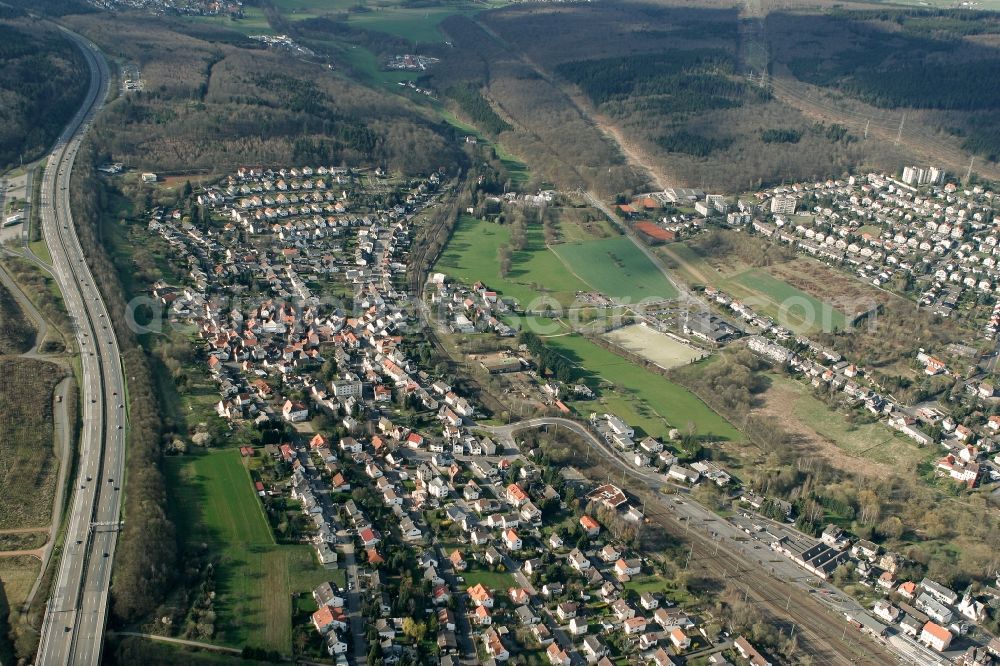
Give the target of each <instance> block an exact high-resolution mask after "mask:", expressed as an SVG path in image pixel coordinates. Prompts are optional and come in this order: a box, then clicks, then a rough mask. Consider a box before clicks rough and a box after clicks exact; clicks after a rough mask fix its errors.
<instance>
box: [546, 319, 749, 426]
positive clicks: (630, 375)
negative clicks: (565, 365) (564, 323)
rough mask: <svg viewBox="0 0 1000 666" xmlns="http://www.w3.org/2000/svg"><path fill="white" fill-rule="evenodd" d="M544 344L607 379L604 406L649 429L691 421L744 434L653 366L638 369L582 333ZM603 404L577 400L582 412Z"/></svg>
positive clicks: (696, 424) (596, 376) (628, 420)
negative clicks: (651, 368)
mask: <svg viewBox="0 0 1000 666" xmlns="http://www.w3.org/2000/svg"><path fill="white" fill-rule="evenodd" d="M545 344H546V345H548V346H550V347H552V348H554V349H556V350H558V351H560V352H562V353H563V354H564V355H565V356H566V357H567V358H569V359H570V360H571V361H573V362H574V363H577V364H578V365H580V366H581V367H583V368H584V369H585V370H586V371H588V372H589V373H592V374H593V375H594V377H593V378H592V380H591V381H590V383H591V384H596V381H594V380H597V381H599V380H604V381H605V382H607V383H608V384H611V385H613V387H614V388H613V390H608V389H607V388H605V389H602V390H601V401H602V402H603V404H604V409H606V411H611V412H614V413H615V414H617V415H618V416H620V417H622V418H623V419H625V421H627V422H628V423H629V424H631V425H634V426H638V427H640V428H641V429H642V430H643V431H644V432H645V433H646V434H649V435H653V436H656V437H666V436H667V434H668V433H669V431H670V428H671V427H675V428H680V429H684V428H686V427H687V425H688V423H693V424H694V426H695V428H696V430H697V433H698V435H700V436H704V437H708V438H711V439H728V440H738V439H741V438H742V436H741V435H740V433H739V431H738V430H736V428H734V427H733V426H732V425H730V423H729V422H728V421H726V420H725V419H724V418H722V417H721V416H719V415H718V414H716V413H715V412H713V411H712V410H711V409H709V407H708V405H706V404H705V403H703V402H702V401H701V400H699V399H698V398H697V397H696V396H695V395H694V394H693V393H691V392H690V391H688V390H687V389H686V388H684V387H683V386H681V385H679V384H675V383H674V382H672V381H670V380H668V379H666V378H664V377H662V376H660V375H658V374H656V373H654V372H650V371H649V370H644V369H642V368H638V367H636V366H635V365H633V364H632V363H630V362H629V361H627V360H625V359H624V358H622V357H621V356H618V355H617V354H615V353H614V352H610V351H608V350H606V349H604V348H603V347H600V346H598V345H596V344H595V343H593V342H590V341H589V340H587V339H586V338H584V337H581V336H579V335H564V336H558V337H550V338H546V340H545ZM600 404H601V403H597V402H594V401H588V402H580V403H577V404H576V407H577V409H578V411H580V412H581V413H587V412H588V411H595V410H596V409H598V408H599V405H600Z"/></svg>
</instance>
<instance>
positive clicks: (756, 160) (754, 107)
mask: <svg viewBox="0 0 1000 666" xmlns="http://www.w3.org/2000/svg"><path fill="white" fill-rule="evenodd" d="M477 21H478V22H479V23H484V24H487V25H488V26H489V27H490V28H491V30H492V31H493V32H495V33H497V34H499V35H500V36H501V37H502V39H503V40H504V41H505V42H507V43H509V44H511V45H513V47H514V48H516V49H518V50H521V51H523V52H525V53H526V54H527V55H528V56H529V58H530V62H531V63H534V64H537V66H538V68H539V69H540V70H541V73H540V74H539V73H538V72H536V73H535V74H536V76H537V78H538V79H539V80H540V81H541V83H538V82H536V81H534V80H530V79H529V78H528V77H527V76H524V75H520V76H518V78H517V83H518V85H517V86H516V87H515V86H513V85H510V84H509V83H508V80H506V79H502V75H501V71H502V70H501V69H500V68H499V67H497V66H496V65H495V60H494V59H493V58H492V57H490V58H489V59H488V60H489V61H488V63H487V64H479V63H478V62H477V61H476V58H475V57H474V56H472V55H470V57H469V58H467V59H465V60H463V63H466V62H467V65H466V67H467V69H469V70H472V69H473V68H478V69H479V70H480V72H481V74H480V75H481V76H484V77H485V78H486V79H487V80H489V86H488V93H489V95H490V96H491V97H492V99H493V100H494V101H495V102H498V103H499V104H501V105H502V106H503V110H504V112H505V114H506V116H507V117H510V118H512V119H513V122H514V123H515V124H521V123H522V122H524V123H529V124H530V125H531V126H532V128H533V127H535V126H539V125H544V124H546V119H547V118H546V116H548V117H549V118H558V119H559V120H562V119H563V118H564V117H566V116H569V112H568V111H563V112H562V113H561V115H559V116H556V115H555V114H554V111H555V110H554V109H553V110H552V111H550V110H549V109H548V108H547V107H548V106H549V105H550V104H551V103H550V102H549V100H550V99H556V95H557V94H558V93H555V94H554V93H550V92H546V95H545V102H544V103H541V104H539V102H537V101H536V103H535V104H530V103H525V104H524V105H523V108H524V109H525V111H526V113H525V114H524V118H522V115H521V114H520V109H518V108H517V107H516V106H515V104H514V103H513V102H514V101H520V100H521V99H522V98H524V97H525V96H526V95H527V96H531V97H535V99H536V100H537V99H539V98H538V97H537V95H538V94H539V93H541V89H542V88H543V87H544V84H547V83H548V82H549V81H550V79H551V80H552V81H554V82H556V83H557V87H558V88H559V89H560V90H562V91H563V92H565V93H568V94H569V95H570V98H569V99H568V100H567V101H568V102H569V103H570V107H571V108H573V107H576V108H579V109H581V110H582V111H583V113H584V115H585V116H587V117H589V118H592V119H594V120H596V122H598V123H603V122H611V123H613V124H614V125H616V127H617V129H618V130H619V131H620V132H621V134H622V135H623V136H624V137H625V138H626V140H627V141H628V142H630V143H631V144H632V146H633V147H635V148H638V149H640V150H641V154H642V161H644V162H646V163H649V164H650V165H651V166H652V167H653V168H654V169H655V170H656V171H657V172H658V175H659V176H660V179H661V180H662V181H666V183H669V184H671V185H688V186H693V187H699V188H704V189H710V190H729V191H732V190H740V189H747V188H756V187H760V186H762V185H767V184H777V183H780V182H782V181H784V182H787V181H789V180H797V179H809V178H814V177H820V176H823V175H827V176H831V175H835V176H841V175H843V174H844V173H845V172H848V171H849V170H850V169H852V168H856V167H857V165H859V164H863V165H868V166H875V167H880V168H886V169H895V168H897V165H898V164H899V163H901V162H903V161H905V160H906V159H908V158H907V157H906V156H905V154H906V152H905V151H906V149H905V147H904V148H901V147H899V146H894V145H892V144H888V145H886V144H883V143H881V142H876V141H874V140H870V141H867V142H860V141H856V140H854V137H852V136H849V135H848V133H847V130H846V128H838V129H837V130H836V131H834V130H833V129H831V128H832V127H833V126H832V125H831V124H829V123H828V124H826V125H823V126H822V127H821V128H818V127H816V123H815V121H813V120H811V119H809V118H808V117H806V116H805V115H804V114H803V113H801V112H799V111H798V110H797V109H796V108H795V107H794V106H792V105H789V104H787V103H785V102H782V101H778V100H777V99H774V98H772V96H771V94H770V92H769V90H768V88H767V87H764V86H761V85H760V84H759V82H758V81H753V82H751V81H750V80H748V79H747V78H746V77H745V76H744V73H745V69H744V68H745V67H746V65H745V64H744V63H742V62H741V58H742V53H743V49H744V48H745V45H744V44H743V43H742V41H743V40H742V37H741V34H740V31H739V29H738V28H739V21H740V19H739V17H738V15H737V12H735V11H733V10H731V9H711V8H704V7H667V6H662V5H652V4H647V3H643V2H638V3H627V4H608V3H601V4H598V3H592V4H586V5H581V4H565V5H562V4H559V5H547V6H546V7H545V8H538V7H534V6H527V5H516V6H511V7H507V8H504V9H500V10H495V11H489V12H484V13H483V14H480V15H479V16H478V17H477ZM446 26H449V27H450V24H448V23H447V22H446ZM449 34H450V32H449ZM768 34H769V33H768ZM483 41H484V39H483V38H480V39H478V40H477V42H476V43H477V44H481V43H483ZM805 50H806V51H809V49H805ZM529 81H530V83H529ZM529 101H530V100H529ZM595 112H596V113H595ZM597 114H600V116H597ZM595 116H596V117H595ZM605 119H607V120H605ZM559 130H560V131H559V132H558V133H557V134H556V135H555V136H554V137H553V139H552V140H548V141H545V142H544V143H545V148H546V149H551V150H553V151H560V150H566V149H567V148H569V147H572V148H573V149H578V148H579V147H580V146H581V145H586V144H582V143H581V142H578V141H576V140H575V139H576V136H577V129H576V127H574V126H573V125H571V124H569V123H562V124H560V125H559ZM768 130H776V131H779V132H792V133H798V134H799V135H800V139H799V141H798V142H792V141H773V139H774V138H775V136H776V135H774V134H770V133H769V134H765V132H767V131H768ZM580 134H581V135H582V134H583V132H580ZM535 135H536V136H543V137H544V136H545V135H543V134H542V133H541V132H535ZM785 136H790V135H785ZM568 137H572V138H571V139H570V140H569V141H567V140H566V139H567V138H568ZM765 138H768V139H772V141H771V142H766V141H765ZM517 139H519V137H515V138H508V135H506V134H505V135H504V143H505V145H507V144H509V143H511V142H512V141H515V140H517ZM525 145H528V144H527V143H526V144H525ZM532 147H533V148H534V146H532ZM540 152H541V151H534V150H533V152H532V154H539V153H540ZM568 161H569V162H570V163H573V161H572V160H568ZM595 177H596V176H595ZM625 189H626V188H620V189H619V190H618V191H619V192H622V191H625Z"/></svg>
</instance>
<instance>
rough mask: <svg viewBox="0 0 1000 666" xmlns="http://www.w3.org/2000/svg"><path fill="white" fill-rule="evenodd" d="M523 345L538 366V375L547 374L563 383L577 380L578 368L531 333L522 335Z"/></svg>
mask: <svg viewBox="0 0 1000 666" xmlns="http://www.w3.org/2000/svg"><path fill="white" fill-rule="evenodd" d="M521 343H522V344H523V345H525V346H526V347H527V348H528V351H529V352H531V355H532V356H534V357H535V362H536V363H537V364H538V375H539V376H540V377H544V376H545V374H546V372H549V371H551V372H552V374H553V375H554V376H555V378H556V379H558V380H559V381H561V382H571V381H573V380H574V379H575V378H576V375H577V372H576V368H575V367H574V366H573V364H572V363H570V362H569V361H568V360H567V359H566V357H564V356H563V355H562V354H560V353H559V352H557V351H555V350H554V349H550V348H549V347H546V346H545V343H544V342H542V339H541V338H539V337H538V336H537V335H535V334H534V333H532V332H531V331H523V332H522V333H521Z"/></svg>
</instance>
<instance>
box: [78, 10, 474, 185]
mask: <svg viewBox="0 0 1000 666" xmlns="http://www.w3.org/2000/svg"><path fill="white" fill-rule="evenodd" d="M73 22H74V25H75V27H76V28H77V29H78V30H80V31H82V32H83V33H85V34H87V35H88V36H90V37H92V38H93V39H95V41H97V43H98V44H99V45H101V46H102V47H103V48H105V49H106V50H108V51H109V52H111V53H116V52H117V53H119V54H120V55H121V56H122V57H124V58H126V59H128V60H131V61H133V62H135V63H137V64H138V65H139V66H140V69H141V71H142V76H143V79H144V81H145V83H146V89H145V91H144V92H141V93H130V94H128V95H125V96H122V97H119V98H118V99H117V100H115V101H113V102H112V103H110V104H109V105H108V106H107V109H106V112H105V113H104V114H102V117H101V118H100V120H99V122H98V124H97V126H96V131H97V133H98V136H99V143H100V145H101V146H102V148H106V149H107V152H108V153H109V154H110V157H111V158H113V159H115V160H116V161H122V162H125V163H127V164H129V165H130V166H137V167H140V168H142V169H148V170H151V171H157V172H161V173H163V172H166V173H170V172H184V173H191V172H198V171H212V172H219V171H225V170H229V169H232V168H235V167H237V166H240V165H244V164H288V163H303V164H304V163H311V164H329V165H340V164H349V165H350V164H366V165H370V164H380V165H383V166H387V167H389V168H391V169H393V170H399V171H404V172H407V173H427V172H429V171H431V170H433V169H436V168H438V167H440V166H446V165H449V164H455V163H461V162H462V160H463V155H462V153H461V151H460V150H459V149H458V147H457V144H456V142H455V141H454V139H453V131H452V130H451V128H449V127H448V126H446V125H445V124H444V123H443V122H441V121H439V120H437V119H431V118H430V117H429V116H428V115H427V114H426V112H425V111H424V110H422V109H420V108H418V107H416V106H415V105H413V104H411V103H409V102H407V101H406V100H404V99H402V98H396V99H394V102H393V103H392V104H385V103H384V98H383V95H382V94H381V93H378V92H376V91H374V90H372V89H369V88H366V87H364V86H361V85H357V84H354V83H351V82H349V81H347V80H345V79H343V78H338V77H336V76H334V75H333V74H331V73H330V72H329V71H328V70H327V69H326V68H324V67H322V66H321V65H319V64H311V63H303V62H301V61H298V60H296V61H294V62H295V66H294V67H290V66H289V61H288V60H287V58H286V56H284V55H283V54H281V53H277V52H272V51H263V50H260V49H259V48H256V47H253V48H244V44H242V43H240V45H238V46H236V45H233V44H232V43H227V42H219V41H208V40H209V39H210V38H212V37H211V36H204V37H205V38H204V39H203V38H201V37H198V36H196V35H201V34H202V33H201V32H200V31H188V30H187V29H186V26H187V24H178V27H177V31H174V30H173V28H174V24H173V23H164V22H161V21H155V20H153V19H149V18H144V17H134V16H130V17H128V18H125V17H121V16H118V15H102V16H101V17H100V19H99V20H98V19H97V18H94V17H91V16H82V17H73ZM181 28H184V29H185V32H181V31H180V30H181ZM188 33H189V34H188ZM245 46H251V44H249V43H248V44H245Z"/></svg>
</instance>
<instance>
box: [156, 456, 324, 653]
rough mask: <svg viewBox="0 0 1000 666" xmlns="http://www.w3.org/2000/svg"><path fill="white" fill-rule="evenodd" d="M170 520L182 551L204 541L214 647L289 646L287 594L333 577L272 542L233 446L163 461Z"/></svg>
mask: <svg viewBox="0 0 1000 666" xmlns="http://www.w3.org/2000/svg"><path fill="white" fill-rule="evenodd" d="M166 471H167V478H168V482H169V486H170V488H171V494H172V501H173V511H174V514H175V515H174V519H175V521H176V524H177V526H178V529H179V530H181V532H182V537H183V539H184V546H185V549H188V550H198V549H199V548H200V544H202V543H204V544H207V546H208V548H209V550H210V551H211V552H212V554H213V555H215V556H216V557H217V558H218V562H219V564H218V567H217V568H216V572H215V577H216V590H217V597H216V600H215V611H216V614H217V617H218V619H217V621H216V625H215V628H216V635H215V642H217V643H220V644H224V645H231V646H234V647H242V646H244V645H252V646H255V647H263V648H267V649H271V650H278V651H280V652H281V653H282V654H288V653H290V652H291V649H292V624H291V623H292V594H293V593H302V592H309V591H311V590H312V589H313V588H314V587H315V586H316V585H318V584H319V583H321V582H323V581H325V580H331V579H334V578H335V576H334V575H333V574H338V573H339V572H330V571H327V570H325V569H323V568H321V567H319V565H318V564H317V563H316V561H315V557H314V555H313V553H312V550H311V549H310V548H309V547H308V546H298V545H295V546H289V545H278V544H276V543H275V541H274V538H273V536H272V535H271V529H270V527H269V526H268V523H267V519H266V518H265V516H264V512H263V508H262V506H261V504H260V500H259V499H258V497H257V495H256V493H254V491H253V487H252V484H251V482H250V474H249V472H248V471H247V470H246V469H245V468H244V466H243V461H242V458H241V457H240V454H239V451H238V450H236V449H227V450H220V451H210V452H208V453H203V454H198V455H194V456H187V457H183V458H169V459H168V460H167V465H166Z"/></svg>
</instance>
